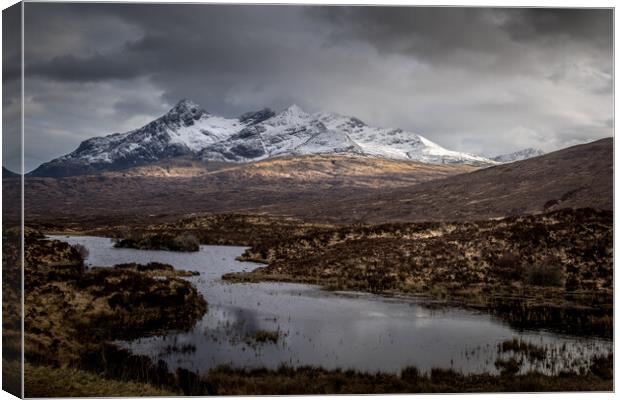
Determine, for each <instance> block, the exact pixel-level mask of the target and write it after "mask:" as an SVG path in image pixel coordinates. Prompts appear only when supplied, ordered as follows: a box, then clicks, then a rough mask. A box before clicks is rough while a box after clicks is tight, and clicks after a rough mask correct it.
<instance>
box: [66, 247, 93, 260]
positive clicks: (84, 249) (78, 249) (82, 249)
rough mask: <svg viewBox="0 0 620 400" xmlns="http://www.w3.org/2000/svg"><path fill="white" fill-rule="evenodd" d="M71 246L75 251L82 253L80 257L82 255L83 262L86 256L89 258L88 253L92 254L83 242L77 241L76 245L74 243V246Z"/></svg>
mask: <svg viewBox="0 0 620 400" xmlns="http://www.w3.org/2000/svg"><path fill="white" fill-rule="evenodd" d="M71 247H73V249H74V250H75V251H77V253H78V254H79V255H80V257H82V262H83V261H84V260H86V258H87V257H88V255H89V254H90V253H89V252H88V249H87V248H86V246H84V245H83V244H80V243H76V244H74V245H73V246H71Z"/></svg>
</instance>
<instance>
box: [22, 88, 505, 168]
mask: <svg viewBox="0 0 620 400" xmlns="http://www.w3.org/2000/svg"><path fill="white" fill-rule="evenodd" d="M313 154H349V155H357V156H374V157H382V158H388V159H398V160H410V161H419V162H424V163H431V164H469V165H493V164H496V163H495V162H494V161H492V160H489V159H487V158H484V157H480V156H476V155H472V154H466V153H459V152H455V151H450V150H446V149H444V148H443V147H441V146H439V145H438V144H436V143H433V142H431V141H430V140H428V139H426V138H424V137H422V136H420V135H417V134H415V133H412V132H405V131H403V130H401V129H386V128H374V127H371V126H368V125H366V124H365V123H363V122H362V121H360V120H359V119H357V118H354V117H345V116H341V115H338V114H333V113H318V114H309V113H306V112H305V111H303V110H302V109H301V108H299V107H298V106H296V105H292V106H290V107H289V108H287V109H286V110H284V111H282V112H280V113H278V114H276V113H274V112H273V111H271V110H270V109H264V110H260V111H257V112H250V113H246V114H244V115H242V116H241V117H239V118H232V119H231V118H223V117H219V116H216V115H213V114H210V113H208V112H206V111H205V110H203V109H202V108H200V107H199V106H198V105H197V104H195V103H193V102H191V101H188V100H182V101H180V102H179V103H178V104H177V105H176V106H175V107H174V108H172V109H171V110H170V111H169V112H168V113H166V114H165V115H164V116H162V117H160V118H158V119H156V120H154V121H152V122H150V123H149V124H147V125H145V126H143V127H142V128H139V129H136V130H133V131H130V132H127V133H115V134H113V135H109V136H105V137H95V138H91V139H88V140H86V141H84V142H82V143H81V144H80V145H79V147H78V148H77V149H76V150H75V151H73V152H71V153H69V154H67V155H65V156H62V157H60V158H57V159H55V160H52V161H50V162H47V163H45V164H42V165H41V166H40V167H39V168H37V169H36V170H34V171H33V172H32V173H31V175H33V176H71V175H80V174H85V173H93V172H100V171H112V170H121V169H127V168H131V167H134V166H139V165H146V164H149V163H152V162H157V161H161V160H164V159H167V158H171V157H178V156H191V157H192V158H195V159H197V160H202V161H220V162H234V163H240V162H251V161H259V160H264V159H268V158H273V157H277V156H291V155H313Z"/></svg>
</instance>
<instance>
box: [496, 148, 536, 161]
mask: <svg viewBox="0 0 620 400" xmlns="http://www.w3.org/2000/svg"><path fill="white" fill-rule="evenodd" d="M543 154H545V152H544V151H542V150H540V149H534V148H532V147H528V148H527V149H523V150H519V151H515V152H514V153H510V154H502V155H499V156H496V157H492V158H491V160H493V161H496V162H498V163H502V164H506V163H511V162H515V161H521V160H527V159H528V158H532V157H538V156H542V155H543Z"/></svg>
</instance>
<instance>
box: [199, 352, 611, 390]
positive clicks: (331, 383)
mask: <svg viewBox="0 0 620 400" xmlns="http://www.w3.org/2000/svg"><path fill="white" fill-rule="evenodd" d="M611 362H612V361H611V358H606V359H604V360H602V361H601V362H600V363H601V364H604V365H605V367H604V368H605V370H604V371H602V370H599V369H597V370H595V371H592V370H591V371H587V372H584V373H582V374H574V373H561V374H558V375H555V376H548V375H542V374H538V373H527V374H522V375H513V374H503V375H490V374H472V375H464V374H460V373H458V372H455V371H452V370H445V369H433V370H432V371H431V372H430V373H428V374H422V373H420V372H419V371H418V370H417V369H416V368H415V367H410V368H405V369H403V370H402V371H401V373H400V374H399V375H396V374H386V373H376V374H371V373H362V372H356V371H350V370H349V371H343V370H325V369H322V368H314V367H299V368H290V367H281V368H279V369H276V370H268V369H254V370H239V369H232V368H229V367H220V368H217V369H215V370H213V371H211V372H210V373H209V374H208V375H207V377H206V383H207V384H208V385H209V387H210V388H211V390H212V391H213V393H214V394H218V395H239V396H243V395H294V394H382V393H473V392H566V391H611V390H613V379H612V375H611Z"/></svg>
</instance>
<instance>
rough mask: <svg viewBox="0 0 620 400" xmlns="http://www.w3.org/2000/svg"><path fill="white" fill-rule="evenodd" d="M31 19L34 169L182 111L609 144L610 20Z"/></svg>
mask: <svg viewBox="0 0 620 400" xmlns="http://www.w3.org/2000/svg"><path fill="white" fill-rule="evenodd" d="M25 9H26V14H25V15H26V17H25V20H26V32H25V47H26V55H25V59H26V96H25V103H26V124H25V134H26V170H30V169H32V168H34V167H36V166H38V165H39V164H40V163H42V162H45V161H48V160H50V159H52V158H55V157H58V156H60V155H63V154H66V153H68V152H70V151H72V150H74V149H75V148H76V147H77V146H78V144H79V143H80V141H82V140H84V139H87V138H89V137H92V136H98V135H105V134H110V133H114V132H124V131H127V130H130V129H134V128H138V127H140V126H142V125H143V124H145V123H147V122H149V121H150V120H152V119H154V118H156V117H158V116H160V115H161V114H163V113H165V112H166V111H167V110H168V109H169V108H170V107H172V106H173V105H174V104H175V103H176V102H177V101H178V100H179V99H181V98H189V99H192V100H193V101H195V102H197V103H198V104H200V105H202V106H203V107H204V108H205V109H206V110H207V111H209V112H211V113H215V114H221V115H224V116H230V117H232V116H238V115H239V114H241V113H243V112H246V111H249V110H254V109H258V108H261V107H266V106H268V107H271V108H274V109H276V110H279V109H282V108H284V107H286V106H288V105H289V104H291V103H297V104H298V105H300V106H301V107H302V108H305V109H306V110H307V111H318V110H329V111H335V112H339V113H341V114H345V115H353V116H356V117H358V118H360V119H362V120H363V121H365V122H366V123H368V124H371V125H378V126H389V127H400V128H403V129H406V130H411V131H413V132H416V133H419V134H421V135H423V136H425V137H427V138H429V139H430V140H433V141H435V142H437V143H439V144H441V145H442V146H444V147H447V148H449V149H454V150H460V151H467V152H473V153H478V154H482V155H487V156H491V155H496V154H500V153H505V152H511V151H515V150H519V149H521V148H524V147H530V146H531V147H538V148H541V149H543V150H545V151H552V150H555V149H558V148H562V147H566V146H569V145H573V144H576V143H582V142H584V141H589V140H593V139H598V138H601V137H605V136H611V135H612V134H613V131H612V125H613V91H612V88H613V82H612V78H613V69H612V68H613V67H612V12H611V10H583V9H581V10H568V9H562V10H552V9H488V8H417V7H411V8H402V7H398V8H396V7H392V8H386V7H307V6H224V5H180V4H176V5H146V4H142V5H141V4H133V5H131V4H45V3H26V6H25ZM16 78H18V75H17V74H13V75H12V76H7V77H6V79H5V85H6V84H7V83H9V84H10V82H11V79H16ZM16 106H17V103H14V104H10V103H7V102H6V101H5V109H7V110H8V111H9V113H10V112H11V111H13V112H15V110H16V108H15V107H16ZM5 112H6V111H5Z"/></svg>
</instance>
